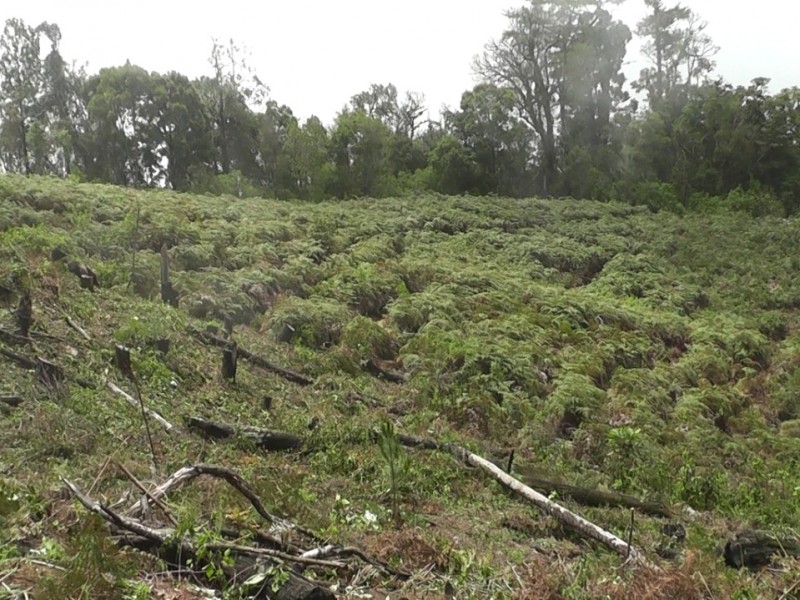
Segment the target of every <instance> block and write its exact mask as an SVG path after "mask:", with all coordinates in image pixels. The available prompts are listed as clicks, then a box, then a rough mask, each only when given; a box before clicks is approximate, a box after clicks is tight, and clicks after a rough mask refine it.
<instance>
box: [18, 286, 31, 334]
mask: <svg viewBox="0 0 800 600" xmlns="http://www.w3.org/2000/svg"><path fill="white" fill-rule="evenodd" d="M14 316H15V317H16V320H17V335H21V336H22V337H28V333H29V332H30V330H31V325H32V324H33V301H32V300H31V294H30V292H25V293H24V294H22V297H21V298H20V299H19V304H18V305H17V311H16V313H15V315H14Z"/></svg>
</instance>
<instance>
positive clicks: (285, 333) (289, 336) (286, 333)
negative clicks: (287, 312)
mask: <svg viewBox="0 0 800 600" xmlns="http://www.w3.org/2000/svg"><path fill="white" fill-rule="evenodd" d="M295 333H296V330H295V328H294V327H292V326H291V325H289V324H288V323H284V324H283V327H281V330H280V332H279V333H278V335H277V337H276V339H277V340H278V341H279V342H280V343H281V344H290V343H291V342H292V340H293V339H294V334H295Z"/></svg>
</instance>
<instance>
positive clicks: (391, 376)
mask: <svg viewBox="0 0 800 600" xmlns="http://www.w3.org/2000/svg"><path fill="white" fill-rule="evenodd" d="M364 369H365V370H366V371H367V373H369V374H370V375H373V376H374V377H377V378H378V379H385V380H386V381H391V382H392V383H406V382H407V381H408V377H406V375H404V374H402V373H393V372H392V371H389V370H387V369H384V368H383V367H381V366H380V365H379V364H377V363H376V362H375V361H374V360H368V361H366V362H365V363H364Z"/></svg>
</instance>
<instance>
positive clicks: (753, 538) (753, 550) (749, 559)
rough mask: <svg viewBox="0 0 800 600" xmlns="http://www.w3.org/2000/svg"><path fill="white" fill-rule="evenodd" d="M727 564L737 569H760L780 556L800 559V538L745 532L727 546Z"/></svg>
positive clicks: (725, 553)
mask: <svg viewBox="0 0 800 600" xmlns="http://www.w3.org/2000/svg"><path fill="white" fill-rule="evenodd" d="M723 555H724V557H725V564H726V565H728V566H729V567H733V568H735V569H742V568H744V567H747V568H748V569H760V568H762V567H767V566H769V565H770V564H771V563H772V561H773V560H774V559H775V558H777V557H779V556H788V557H792V558H800V538H797V537H789V536H776V535H773V534H771V533H768V532H766V531H745V532H743V533H739V534H737V535H736V537H735V538H734V539H732V540H728V542H727V543H726V544H725V551H724V553H723Z"/></svg>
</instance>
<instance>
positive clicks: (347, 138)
mask: <svg viewBox="0 0 800 600" xmlns="http://www.w3.org/2000/svg"><path fill="white" fill-rule="evenodd" d="M391 136H392V132H391V131H390V130H389V128H388V127H387V126H386V125H385V124H384V123H383V122H382V121H381V120H380V119H377V118H374V117H370V116H369V115H367V113H366V112H364V111H363V110H361V109H358V110H355V111H350V110H345V111H344V112H342V113H341V114H340V115H339V116H338V117H337V118H336V124H335V125H334V127H333V130H332V131H331V142H330V150H331V157H332V158H333V164H334V168H335V172H334V175H333V177H332V179H331V192H332V193H333V194H334V195H335V196H337V197H339V198H349V197H352V196H380V195H382V194H383V191H384V188H385V185H386V183H387V179H388V176H389V165H388V161H387V157H388V149H389V141H390V139H391Z"/></svg>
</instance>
